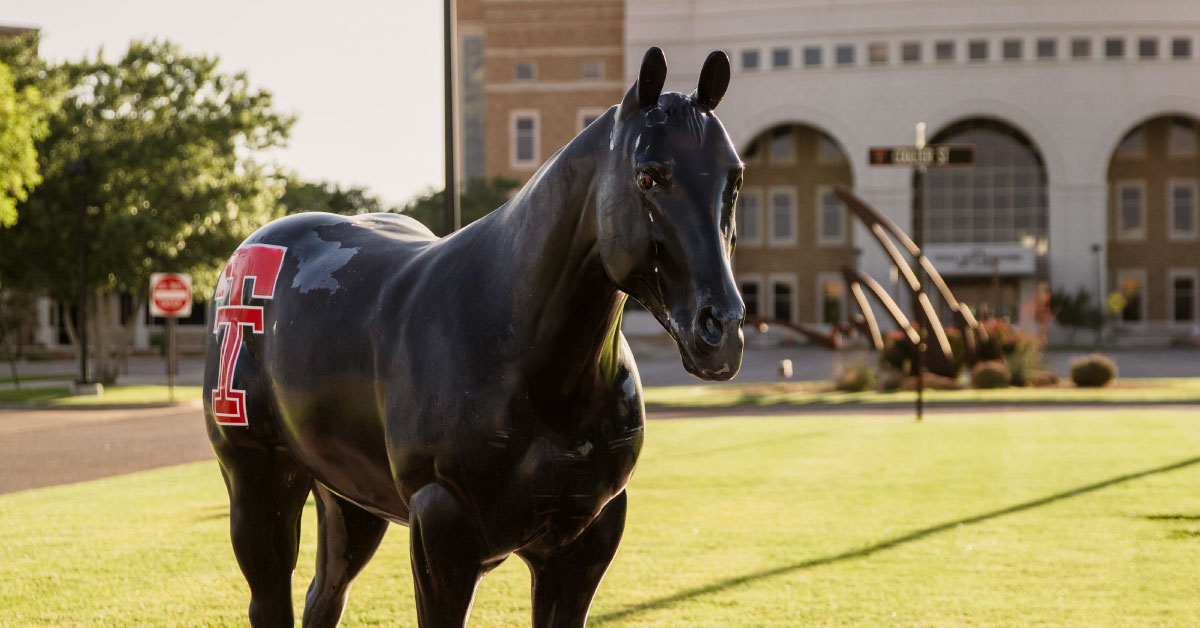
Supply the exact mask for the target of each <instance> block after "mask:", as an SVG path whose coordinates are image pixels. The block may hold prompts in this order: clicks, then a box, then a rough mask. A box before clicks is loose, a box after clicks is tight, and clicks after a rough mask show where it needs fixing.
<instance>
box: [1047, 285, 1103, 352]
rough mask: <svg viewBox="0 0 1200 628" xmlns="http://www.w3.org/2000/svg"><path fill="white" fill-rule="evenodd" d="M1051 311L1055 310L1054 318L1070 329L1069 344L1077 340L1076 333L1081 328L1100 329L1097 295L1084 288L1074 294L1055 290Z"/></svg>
mask: <svg viewBox="0 0 1200 628" xmlns="http://www.w3.org/2000/svg"><path fill="white" fill-rule="evenodd" d="M1050 311H1052V312H1054V320H1056V321H1058V324H1059V325H1062V326H1063V327H1066V328H1067V329H1069V330H1070V331H1069V332H1068V333H1069V334H1070V337H1069V338H1068V339H1067V342H1068V343H1069V344H1073V343H1074V342H1075V333H1076V332H1077V331H1078V330H1079V329H1081V328H1082V329H1099V328H1100V322H1101V319H1102V317H1101V313H1100V308H1099V307H1097V305H1096V302H1095V297H1093V296H1092V295H1091V294H1089V293H1088V291H1087V290H1086V289H1084V288H1080V289H1078V290H1076V291H1075V293H1074V294H1072V293H1069V292H1067V291H1065V290H1055V291H1054V292H1053V293H1052V294H1051V295H1050Z"/></svg>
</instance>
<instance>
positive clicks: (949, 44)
mask: <svg viewBox="0 0 1200 628" xmlns="http://www.w3.org/2000/svg"><path fill="white" fill-rule="evenodd" d="M933 58H934V59H936V60H937V61H938V62H939V63H950V62H952V61H954V42H953V41H950V40H943V41H939V42H937V43H935V44H934V45H933Z"/></svg>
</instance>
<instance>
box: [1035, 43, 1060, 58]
mask: <svg viewBox="0 0 1200 628" xmlns="http://www.w3.org/2000/svg"><path fill="white" fill-rule="evenodd" d="M1057 57H1058V40H1057V39H1039V40H1037V58H1038V59H1042V60H1047V59H1055V58H1057Z"/></svg>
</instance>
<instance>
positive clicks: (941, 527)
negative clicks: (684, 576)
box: [592, 456, 1200, 625]
mask: <svg viewBox="0 0 1200 628" xmlns="http://www.w3.org/2000/svg"><path fill="white" fill-rule="evenodd" d="M1197 463H1200V456H1198V457H1195V458H1188V459H1186V460H1180V461H1179V462H1174V463H1171V464H1168V465H1163V466H1161V467H1155V468H1153V469H1146V470H1143V471H1137V472H1135V473H1127V474H1125V475H1118V476H1116V477H1112V478H1109V479H1107V480H1103V481H1100V482H1096V483H1094V484H1086V485H1084V486H1080V487H1077V488H1073V489H1071V490H1068V491H1063V492H1061V493H1055V494H1053V495H1048V496H1046V497H1042V498H1039V499H1035V500H1032V501H1027V502H1023V503H1020V504H1015V505H1013V506H1009V507H1007V508H1001V509H999V510H993V511H991V512H986V513H983V514H980V515H975V516H973V517H966V518H964V519H957V520H955V521H947V522H945V523H939V524H937V525H934V526H930V527H928V528H922V529H920V530H917V531H915V532H910V533H908V534H905V535H903V536H897V537H893V538H890V539H888V540H886V541H882V542H879V543H876V544H874V545H869V546H867V547H863V548H859V549H856V550H850V551H846V552H842V553H840V554H832V555H829V556H822V557H819V558H811V559H809V560H802V561H800V562H796V563H792V564H790V565H782V566H780V567H775V568H772V569H763V570H761V571H755V572H752V573H748V574H745V575H741V576H737V577H734V578H729V579H727V580H722V581H720V582H714V583H712V584H709V585H705V586H702V587H695V588H691V589H687V590H685V591H680V592H679V593H675V594H673V595H668V596H665V597H661V598H658V599H656V600H649V601H647V602H642V603H641V604H635V605H634V606H630V607H628V608H623V609H621V610H619V611H613V612H611V613H605V614H603V615H599V616H597V617H596V618H595V620H594V621H593V622H592V624H593V625H600V624H607V623H611V622H614V621H619V620H622V619H625V618H627V617H629V616H631V615H637V614H638V613H644V612H646V611H652V610H657V609H660V608H665V607H668V606H672V605H674V604H678V603H680V602H683V601H686V600H690V599H692V598H697V597H701V596H704V595H709V594H711V593H718V592H720V591H724V590H726V589H731V588H733V587H737V586H740V585H743V584H747V583H751V582H758V581H760V580H765V579H767V578H774V577H775V576H782V575H784V574H788V573H793V572H796V571H802V570H804V569H812V568H813V567H821V566H823V565H829V564H833V563H837V562H841V561H845V560H853V559H856V558H864V557H867V556H870V555H872V554H876V553H878V552H882V551H884V550H889V549H892V548H894V547H899V546H901V545H906V544H908V543H912V542H915V541H920V540H922V539H925V538H927V537H931V536H933V535H935V534H940V533H942V532H945V531H947V530H952V529H954V528H957V527H958V526H968V525H974V524H976V523H982V522H984V521H988V520H991V519H996V518H998V517H1003V516H1005V515H1011V514H1015V513H1018V512H1024V511H1026V510H1032V509H1034V508H1039V507H1041V506H1046V505H1048V504H1052V503H1054V502H1057V501H1061V500H1064V499H1069V498H1071V497H1077V496H1079V495H1085V494H1087V493H1092V492H1095V491H1098V490H1101V489H1105V488H1108V487H1110V486H1114V485H1117V484H1121V483H1124V482H1129V481H1132V480H1137V479H1141V478H1144V477H1149V476H1152V475H1158V474H1160V473H1169V472H1171V471H1178V470H1179V469H1183V468H1186V467H1190V466H1192V465H1195V464H1197ZM1152 516H1159V515H1152ZM1166 516H1174V515H1166ZM1182 516H1186V515H1182ZM1198 534H1200V533H1198Z"/></svg>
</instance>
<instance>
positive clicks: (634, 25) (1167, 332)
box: [459, 0, 1200, 343]
mask: <svg viewBox="0 0 1200 628" xmlns="http://www.w3.org/2000/svg"><path fill="white" fill-rule="evenodd" d="M459 6H460V15H462V16H463V17H462V19H463V23H464V24H465V25H466V26H465V27H464V28H463V30H462V33H463V36H464V37H468V36H476V37H479V38H480V42H481V45H480V47H481V48H482V50H483V53H482V58H483V59H484V63H483V64H482V65H483V66H486V71H485V72H481V73H478V74H477V76H478V77H479V79H480V80H482V86H481V87H479V89H477V91H478V92H479V94H480V95H481V96H480V97H481V98H482V100H483V101H484V104H483V106H482V107H476V109H475V110H476V111H482V112H483V115H482V117H481V118H476V122H477V123H478V124H479V125H480V126H481V127H482V129H483V132H482V133H479V134H477V139H475V140H471V139H470V138H469V137H467V138H464V141H465V142H474V143H475V147H474V148H472V147H471V146H470V145H468V146H466V147H465V149H466V151H467V153H470V152H471V151H472V150H475V151H476V152H477V153H479V154H484V155H485V156H486V157H485V159H483V160H482V172H483V174H487V175H494V174H503V175H507V176H512V177H515V178H517V179H519V180H524V179H526V178H527V177H528V175H529V174H531V173H532V172H533V170H534V169H535V168H536V166H537V165H538V164H540V163H541V162H542V161H544V160H545V159H546V158H547V157H549V156H550V154H551V153H552V152H553V151H554V150H556V149H557V148H558V147H560V146H562V145H563V144H565V143H566V142H568V141H569V140H570V139H571V137H572V136H573V135H574V134H575V132H577V131H578V130H579V129H580V128H581V125H582V123H583V122H585V121H586V119H587V117H588V116H590V115H594V113H595V112H599V111H603V110H604V109H605V108H607V107H608V106H611V105H612V104H615V103H616V102H618V100H619V99H620V97H621V96H622V94H623V93H624V90H625V89H626V88H627V86H628V85H629V84H631V83H632V81H633V80H634V77H635V76H636V72H637V68H638V63H639V60H640V59H641V55H642V52H643V51H645V49H646V48H647V47H648V46H651V45H657V46H660V47H662V48H663V49H664V51H665V52H666V53H667V59H668V63H669V64H670V67H671V72H670V73H669V75H668V79H667V88H668V89H673V90H677V91H683V92H688V91H690V90H691V89H692V88H693V86H694V81H695V78H696V75H697V74H698V72H699V69H700V65H701V63H702V61H703V59H704V57H705V55H706V54H707V53H708V51H710V50H712V49H723V50H725V51H726V52H727V53H729V55H730V58H731V60H732V63H733V79H732V82H731V84H730V88H729V93H728V94H727V96H726V98H725V101H724V102H722V104H721V107H720V110H719V111H718V114H719V115H720V117H721V119H722V121H723V122H724V124H725V126H726V129H727V130H728V131H729V134H730V137H731V138H732V139H733V140H734V142H735V144H736V145H737V147H738V150H739V151H740V153H741V155H742V157H743V160H744V161H746V164H747V168H746V176H745V181H746V184H745V187H744V188H743V194H742V201H741V202H740V206H739V208H738V210H737V211H738V233H739V245H738V250H737V252H736V253H735V257H734V266H735V269H734V270H735V274H736V275H737V278H738V280H739V282H740V284H741V286H742V289H743V294H744V296H745V297H746V301H747V304H748V305H749V306H750V307H751V308H752V309H755V310H756V311H758V312H761V313H765V314H771V315H777V316H782V317H785V318H791V319H793V320H797V321H804V322H815V323H818V324H820V323H823V322H831V321H833V320H837V319H838V318H839V317H841V316H843V315H844V312H845V307H846V304H845V295H843V294H842V292H841V287H840V283H839V281H838V279H837V276H836V274H835V273H836V271H837V269H838V268H839V267H840V266H842V265H844V264H856V265H857V266H858V267H859V268H860V269H862V270H863V271H864V272H866V273H868V274H870V275H872V276H874V277H876V278H878V279H880V280H881V282H883V283H884V284H885V285H886V286H888V287H889V288H890V289H892V290H894V291H895V293H896V294H897V296H899V297H900V298H901V299H902V300H903V297H904V295H903V294H902V291H900V290H899V287H898V285H897V284H896V283H895V282H894V280H891V277H894V275H895V273H894V270H893V269H892V267H891V264H890V263H889V261H888V260H887V258H886V257H885V256H884V254H883V253H882V251H880V250H879V247H877V246H876V245H875V243H874V242H873V241H872V240H871V238H870V236H869V234H867V233H866V232H865V231H864V230H863V229H862V227H861V226H860V225H857V224H853V225H852V224H850V223H849V222H848V219H847V218H846V217H845V214H844V212H842V211H840V207H838V206H837V204H836V201H835V200H834V199H833V198H832V197H831V196H830V195H829V193H828V190H829V189H830V188H831V186H833V185H835V184H839V183H840V184H851V185H852V186H853V187H854V189H855V191H856V192H857V193H858V194H859V195H861V196H863V197H864V198H866V199H867V200H868V201H869V202H871V203H872V204H873V205H875V206H876V207H877V208H879V209H880V210H881V211H883V212H884V213H885V214H887V215H889V216H890V217H891V218H892V220H894V221H895V222H897V223H898V224H900V225H901V226H902V227H904V228H905V229H906V230H908V231H909V232H910V233H916V232H920V233H922V234H923V236H924V241H925V248H926V251H927V253H928V254H929V255H930V256H931V257H932V258H933V259H934V260H935V263H937V264H938V266H939V268H940V269H942V271H943V274H944V275H946V276H947V279H948V281H949V282H950V283H951V285H952V287H953V289H954V290H955V292H956V294H958V295H960V296H961V297H962V300H963V301H965V302H966V303H968V304H970V305H971V306H973V307H974V308H975V309H977V310H978V309H982V308H985V307H986V308H987V309H989V310H990V311H992V312H995V313H997V314H999V315H1002V316H1006V317H1010V318H1012V319H1014V320H1016V321H1018V322H1021V323H1023V324H1026V325H1029V324H1031V323H1032V321H1031V320H1030V319H1031V312H1032V309H1031V307H1030V304H1031V302H1032V301H1033V298H1034V296H1035V294H1036V291H1037V290H1038V289H1039V288H1044V287H1048V288H1050V289H1053V290H1063V291H1069V292H1073V291H1075V290H1078V289H1085V290H1087V291H1088V292H1089V293H1090V294H1091V295H1092V297H1093V298H1094V299H1095V301H1096V303H1097V304H1101V303H1104V302H1106V301H1107V298H1106V297H1107V296H1108V295H1110V294H1111V293H1114V292H1117V293H1121V294H1122V295H1123V296H1124V298H1125V301H1126V303H1127V305H1126V307H1125V308H1124V310H1122V311H1121V312H1119V313H1118V314H1117V315H1115V317H1114V318H1115V319H1116V320H1115V323H1116V326H1117V333H1118V336H1119V337H1120V338H1122V339H1125V340H1129V341H1131V342H1150V343H1165V342H1167V341H1170V340H1173V339H1178V338H1182V337H1188V336H1190V335H1192V334H1193V333H1195V331H1194V330H1195V329H1196V327H1197V325H1200V300H1198V299H1200V296H1198V294H1200V287H1198V285H1197V284H1198V283H1200V279H1198V275H1200V237H1198V235H1197V231H1198V223H1200V218H1198V216H1197V205H1198V199H1197V196H1198V192H1197V186H1198V182H1200V157H1198V156H1197V150H1198V149H1197V143H1198V139H1197V138H1198V136H1197V128H1198V125H1197V120H1200V81H1197V80H1195V78H1196V77H1197V76H1198V72H1200V58H1198V57H1197V50H1196V47H1197V39H1198V37H1200V4H1197V3H1195V2H1191V1H1187V0H1149V1H1147V2H1141V3H1135V4H1131V3H1127V2H1122V1H1120V0H1094V1H1089V2H1082V1H1078V0H1072V1H1070V2H1061V3H1048V2H1044V1H1042V0H1005V1H1002V2H992V1H988V2H985V1H982V0H973V1H968V2H963V1H962V0H932V1H922V2H916V1H914V0H832V1H830V0H797V1H796V2H787V3H781V2H776V1H773V0H748V1H746V2H742V3H729V2H726V1H719V0H655V1H653V2H651V1H649V0H623V1H606V2H601V1H571V2H533V1H528V2H521V1H509V0H503V1H501V0H466V1H463V2H460V5H459ZM468 33H472V34H473V35H468ZM464 108H466V109H469V107H464ZM464 122H466V121H464ZM917 122H925V123H927V126H928V129H929V136H930V139H931V141H934V142H947V143H949V142H953V143H971V144H974V145H975V146H976V148H977V163H976V165H975V166H974V167H971V168H956V169H945V170H931V171H930V173H929V174H928V175H926V176H925V177H922V178H916V177H914V176H913V174H912V173H911V171H909V170H907V169H904V168H870V167H867V164H866V153H867V148H868V147H869V146H872V145H889V144H906V143H910V142H912V140H913V126H914V124H915V123H917ZM466 135H468V136H469V135H470V134H469V133H467V134H466ZM479 138H482V139H479ZM477 163H478V162H477ZM468 173H470V170H469V169H468ZM918 191H920V192H921V194H917V193H916V192H918ZM918 198H924V199H925V201H924V204H923V205H921V206H916V202H915V201H916V199H918ZM839 216H840V218H839Z"/></svg>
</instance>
